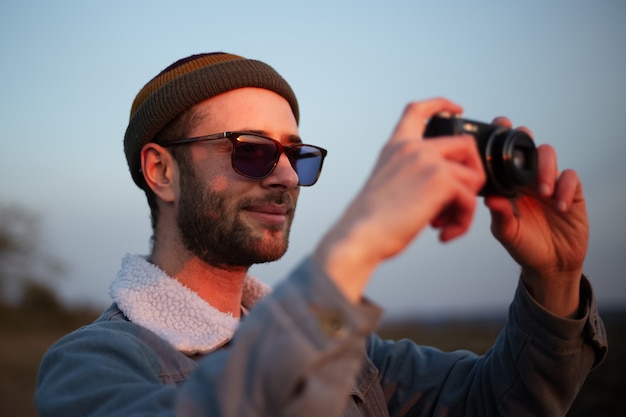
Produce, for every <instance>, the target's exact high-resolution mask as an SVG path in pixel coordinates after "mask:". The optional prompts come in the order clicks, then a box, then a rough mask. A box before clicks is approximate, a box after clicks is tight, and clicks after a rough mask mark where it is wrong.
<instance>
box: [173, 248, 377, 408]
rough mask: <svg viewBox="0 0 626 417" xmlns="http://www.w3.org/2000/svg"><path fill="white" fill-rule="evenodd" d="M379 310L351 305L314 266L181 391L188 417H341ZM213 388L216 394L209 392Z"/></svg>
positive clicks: (261, 308) (303, 268) (283, 288)
mask: <svg viewBox="0 0 626 417" xmlns="http://www.w3.org/2000/svg"><path fill="white" fill-rule="evenodd" d="M380 313H381V312H380V310H379V309H378V308H377V307H374V306H372V305H369V304H367V303H363V304H362V305H359V306H355V305H352V304H350V303H348V302H347V301H346V300H345V298H344V297H343V296H342V295H341V294H340V293H339V291H338V290H337V288H336V287H335V286H334V284H332V283H331V282H330V280H329V279H328V278H327V277H326V276H325V275H324V273H323V272H322V271H321V270H319V269H318V267H317V266H316V265H315V263H314V262H313V261H312V260H310V259H308V260H306V261H305V262H303V263H302V264H301V265H300V266H299V268H297V269H296V270H295V271H294V272H293V273H292V274H291V276H290V277H289V279H288V280H286V281H285V282H284V283H283V284H281V285H280V286H278V287H277V288H276V290H275V291H274V292H273V293H272V296H271V297H270V298H267V299H265V300H263V301H262V302H260V303H259V304H257V305H256V306H255V307H254V309H253V311H252V312H251V314H250V315H249V316H248V317H246V319H245V320H244V321H243V323H242V325H241V326H240V328H239V329H238V331H237V332H236V334H235V338H234V339H233V342H232V344H231V345H230V346H229V348H228V349H226V350H223V351H220V352H217V355H211V356H212V357H211V358H210V359H211V361H210V363H209V362H205V363H203V364H202V365H201V366H200V368H199V369H198V371H197V372H196V373H195V374H194V377H193V378H192V380H191V381H189V383H187V384H185V387H184V388H183V391H184V400H183V404H182V407H183V408H184V409H185V410H186V411H188V412H189V414H190V415H227V416H252V415H254V416H299V417H307V416H328V417H330V416H339V415H341V413H342V411H343V409H344V407H345V405H346V399H347V397H348V393H349V391H350V389H351V387H352V383H353V381H354V379H355V376H356V374H357V373H358V372H359V369H360V367H361V361H362V358H363V351H364V349H365V340H366V336H367V335H368V334H369V333H370V332H371V331H372V330H373V328H374V326H375V325H376V323H377V321H378V319H379V316H380ZM207 387H211V389H207Z"/></svg>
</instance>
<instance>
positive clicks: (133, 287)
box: [110, 255, 270, 355]
mask: <svg viewBox="0 0 626 417" xmlns="http://www.w3.org/2000/svg"><path fill="white" fill-rule="evenodd" d="M269 291H270V289H269V287H268V286H267V285H266V284H264V283H262V282H261V281H259V280H257V279H256V278H254V277H252V276H250V275H248V276H246V278H245V280H244V288H243V298H242V304H243V307H244V308H246V309H247V308H250V307H252V306H253V305H254V303H256V302H257V301H258V300H259V299H261V298H263V297H264V296H265V295H266V294H268V293H269ZM110 294H111V297H112V298H113V301H115V302H116V303H117V305H118V307H119V309H120V310H121V311H122V312H123V313H124V315H125V316H126V317H127V318H128V319H129V320H130V321H131V322H133V323H136V324H138V325H140V326H142V327H145V328H147V329H148V330H151V331H153V332H154V333H156V334H157V335H159V336H160V337H162V338H163V339H165V340H167V341H168V342H169V343H171V344H172V345H173V346H174V347H175V348H176V349H177V350H179V351H180V352H182V353H184V354H187V355H194V354H204V353H208V352H211V351H213V350H215V349H217V348H219V347H220V346H223V345H224V344H226V343H227V342H228V341H229V340H230V339H232V337H233V334H234V332H235V329H236V328H237V325H238V323H239V320H238V319H237V318H235V317H233V316H232V315H231V314H229V313H223V312H220V311H218V310H217V309H215V308H214V307H212V306H211V305H210V304H208V303H207V302H206V301H204V300H203V299H201V298H200V296H198V294H196V293H195V292H193V291H191V290H190V289H189V288H187V287H185V286H184V285H183V284H181V283H180V282H179V281H177V280H176V279H174V278H172V277H170V276H168V275H167V274H166V273H165V272H164V271H163V270H161V269H160V268H159V267H157V266H156V265H154V264H152V263H150V262H148V261H147V259H146V257H144V256H140V255H126V256H125V257H124V258H123V259H122V268H121V270H120V271H119V273H118V274H117V277H116V278H115V279H114V280H113V282H112V283H111V287H110Z"/></svg>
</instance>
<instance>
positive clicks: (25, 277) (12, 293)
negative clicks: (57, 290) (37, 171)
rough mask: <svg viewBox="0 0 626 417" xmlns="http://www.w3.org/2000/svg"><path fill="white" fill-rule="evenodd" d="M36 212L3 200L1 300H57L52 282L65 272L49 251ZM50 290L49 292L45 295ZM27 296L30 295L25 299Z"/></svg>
mask: <svg viewBox="0 0 626 417" xmlns="http://www.w3.org/2000/svg"><path fill="white" fill-rule="evenodd" d="M44 246H45V245H44V244H43V236H42V233H41V229H40V220H39V217H38V216H37V214H36V213H35V212H33V211H31V210H29V209H26V208H25V207H21V206H19V205H16V204H2V203H0V302H1V303H10V304H17V303H22V302H23V301H28V302H29V303H32V302H33V301H34V300H33V296H34V294H31V293H32V292H33V291H34V292H36V293H38V295H37V296H35V298H39V299H40V300H42V299H46V297H47V299H48V302H51V300H56V297H55V296H54V293H53V292H52V291H51V290H50V287H49V284H50V282H52V281H54V280H56V279H58V278H59V277H60V276H61V274H62V273H63V272H64V269H65V268H64V266H63V264H62V262H61V261H60V260H59V259H57V258H56V257H54V256H52V255H50V254H48V253H46V250H45V247H44ZM46 291H48V295H47V296H45V295H43V293H44V292H46ZM25 298H28V300H26V299H25Z"/></svg>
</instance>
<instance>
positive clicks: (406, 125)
mask: <svg viewBox="0 0 626 417" xmlns="http://www.w3.org/2000/svg"><path fill="white" fill-rule="evenodd" d="M441 112H449V113H452V114H460V113H462V112H463V108H462V107H461V106H459V105H458V104H456V103H453V102H452V101H450V100H448V99H445V98H441V97H438V98H433V99H429V100H424V101H415V102H412V103H409V104H408V105H407V106H406V107H405V109H404V113H403V114H402V117H401V119H400V121H399V122H398V124H397V125H396V128H395V129H394V132H393V135H392V137H391V141H395V140H402V139H406V138H416V139H419V138H421V137H422V135H423V134H424V129H425V127H426V121H427V120H428V119H430V118H431V117H432V116H434V115H435V114H437V113H441Z"/></svg>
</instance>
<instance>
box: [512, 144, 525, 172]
mask: <svg viewBox="0 0 626 417" xmlns="http://www.w3.org/2000/svg"><path fill="white" fill-rule="evenodd" d="M513 165H514V166H515V168H518V169H522V168H524V167H525V166H526V154H525V153H524V151H523V150H522V149H515V150H513Z"/></svg>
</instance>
